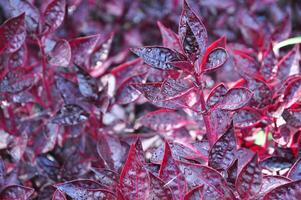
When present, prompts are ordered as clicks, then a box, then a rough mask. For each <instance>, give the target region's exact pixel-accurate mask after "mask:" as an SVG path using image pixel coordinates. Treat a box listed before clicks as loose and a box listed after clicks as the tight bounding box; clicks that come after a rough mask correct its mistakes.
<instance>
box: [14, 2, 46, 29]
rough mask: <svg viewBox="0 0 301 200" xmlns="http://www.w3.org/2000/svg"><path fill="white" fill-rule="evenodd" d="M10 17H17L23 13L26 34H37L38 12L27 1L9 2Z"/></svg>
mask: <svg viewBox="0 0 301 200" xmlns="http://www.w3.org/2000/svg"><path fill="white" fill-rule="evenodd" d="M9 6H10V8H11V15H12V16H17V15H20V14H22V13H23V12H25V24H26V29H27V32H29V33H31V34H32V33H37V32H38V28H39V22H40V13H39V10H38V9H37V8H36V7H35V6H34V5H32V4H31V3H29V2H28V1H27V0H17V1H9Z"/></svg>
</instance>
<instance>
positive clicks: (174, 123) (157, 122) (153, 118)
mask: <svg viewBox="0 0 301 200" xmlns="http://www.w3.org/2000/svg"><path fill="white" fill-rule="evenodd" d="M137 123H139V124H142V125H143V126H145V127H148V128H151V129H153V130H155V131H163V132H164V131H170V130H174V129H178V128H181V127H183V126H186V125H188V124H190V123H191V122H189V121H188V120H187V119H185V117H183V116H181V115H179V114H178V113H176V112H175V111H172V110H166V109H160V110H157V111H154V112H149V113H147V114H146V115H144V116H142V117H141V118H139V119H138V122H137Z"/></svg>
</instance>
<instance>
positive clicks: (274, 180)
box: [252, 175, 291, 200]
mask: <svg viewBox="0 0 301 200" xmlns="http://www.w3.org/2000/svg"><path fill="white" fill-rule="evenodd" d="M289 182H291V180H289V179H288V178H285V177H283V176H272V175H269V176H263V177H262V185H261V188H260V190H259V192H258V194H257V195H256V196H255V197H254V198H252V199H254V200H255V199H263V196H264V195H265V194H266V193H268V192H269V191H271V190H273V189H274V188H276V187H278V186H280V185H283V184H286V183H289Z"/></svg>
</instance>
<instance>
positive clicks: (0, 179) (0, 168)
mask: <svg viewBox="0 0 301 200" xmlns="http://www.w3.org/2000/svg"><path fill="white" fill-rule="evenodd" d="M5 175H6V169H5V165H4V162H3V160H2V159H1V158H0V188H2V187H3V185H4V183H5Z"/></svg>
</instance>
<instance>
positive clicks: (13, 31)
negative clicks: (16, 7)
mask: <svg viewBox="0 0 301 200" xmlns="http://www.w3.org/2000/svg"><path fill="white" fill-rule="evenodd" d="M24 19H25V13H22V14H21V15H19V16H17V17H13V18H10V19H8V20H7V21H5V22H4V24H2V25H1V26H0V40H1V43H0V53H1V52H3V51H5V52H6V53H13V52H15V51H17V50H18V49H19V48H20V47H21V46H22V45H23V43H24V41H25V38H26V29H25V21H24Z"/></svg>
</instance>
